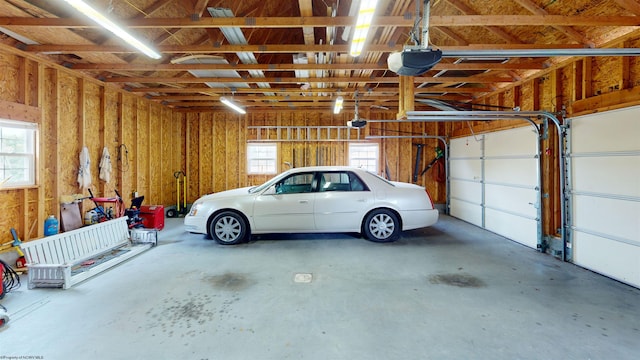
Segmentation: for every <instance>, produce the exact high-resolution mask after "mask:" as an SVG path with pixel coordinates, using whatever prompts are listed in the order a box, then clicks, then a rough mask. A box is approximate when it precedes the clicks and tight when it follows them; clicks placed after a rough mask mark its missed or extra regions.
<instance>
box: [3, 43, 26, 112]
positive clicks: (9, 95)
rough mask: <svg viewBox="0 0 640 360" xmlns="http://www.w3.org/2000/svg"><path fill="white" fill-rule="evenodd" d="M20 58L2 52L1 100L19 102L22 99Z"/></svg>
mask: <svg viewBox="0 0 640 360" xmlns="http://www.w3.org/2000/svg"><path fill="white" fill-rule="evenodd" d="M20 61H21V60H20V58H18V57H15V56H11V55H7V54H3V53H1V52H0V69H2V71H0V99H2V100H5V101H12V102H18V99H19V98H20V92H19V91H18V89H19V83H18V82H17V81H16V80H17V79H18V78H19V69H20Z"/></svg>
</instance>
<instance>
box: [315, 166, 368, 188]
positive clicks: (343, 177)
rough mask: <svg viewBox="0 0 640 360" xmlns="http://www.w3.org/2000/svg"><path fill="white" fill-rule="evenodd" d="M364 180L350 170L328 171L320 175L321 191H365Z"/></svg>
mask: <svg viewBox="0 0 640 360" xmlns="http://www.w3.org/2000/svg"><path fill="white" fill-rule="evenodd" d="M364 189H365V187H364V184H363V183H362V181H361V180H360V179H359V178H358V177H357V176H355V175H354V174H352V173H350V172H344V171H342V172H327V173H323V174H322V176H321V177H320V187H319V191H320V192H324V191H363V190H364Z"/></svg>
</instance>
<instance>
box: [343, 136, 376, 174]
mask: <svg viewBox="0 0 640 360" xmlns="http://www.w3.org/2000/svg"><path fill="white" fill-rule="evenodd" d="M364 147H375V148H376V150H377V153H376V156H375V158H369V157H357V158H354V156H353V152H354V149H356V148H364ZM347 156H348V160H347V161H348V164H349V166H352V167H357V168H362V169H364V170H367V171H368V172H370V173H373V174H378V172H379V170H380V144H379V143H377V142H367V143H362V142H350V143H349V148H348V149H347ZM354 160H360V161H362V160H364V161H367V162H368V161H373V163H374V164H375V168H374V169H371V168H370V167H369V166H362V165H361V164H360V165H358V164H354V163H353V161H354Z"/></svg>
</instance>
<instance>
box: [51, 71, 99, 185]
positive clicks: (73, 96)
mask: <svg viewBox="0 0 640 360" xmlns="http://www.w3.org/2000/svg"><path fill="white" fill-rule="evenodd" d="M78 83H79V79H78V78H75V77H71V76H69V75H67V74H64V73H60V74H59V75H58V90H57V93H58V98H57V101H58V104H57V108H58V113H57V117H58V124H57V125H58V128H57V130H56V133H57V134H58V161H59V164H60V168H59V170H58V172H57V177H58V188H59V191H58V193H59V194H60V195H72V194H78V193H81V191H82V190H81V189H80V188H79V185H78V181H77V179H78V167H79V164H80V160H79V154H80V151H81V150H82V146H83V144H82V142H81V141H78V140H79V139H78V133H79V132H80V131H81V130H80V129H79V128H80V127H81V124H80V119H78V112H77V110H78V109H79V106H80V104H79V99H80V97H79V94H78ZM94 161H95V158H94Z"/></svg>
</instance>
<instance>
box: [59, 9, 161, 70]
mask: <svg viewBox="0 0 640 360" xmlns="http://www.w3.org/2000/svg"><path fill="white" fill-rule="evenodd" d="M64 2H66V3H67V4H69V5H71V6H73V8H74V9H76V10H78V11H79V12H81V13H82V14H84V15H86V16H87V17H89V18H90V19H91V20H93V21H95V22H96V23H97V24H98V25H100V26H102V27H103V28H105V29H107V30H109V31H111V32H112V33H113V34H114V35H116V36H117V37H119V38H121V39H122V40H124V41H125V42H126V43H127V44H129V45H131V46H133V47H134V48H136V49H138V50H140V51H141V52H142V53H144V54H145V55H147V56H148V57H150V58H152V59H160V58H161V57H162V55H160V54H159V53H158V52H157V51H155V50H153V49H152V48H150V47H149V46H147V45H145V44H143V43H142V41H140V40H138V39H136V38H135V37H133V36H132V35H131V34H129V33H128V32H127V31H126V30H124V29H123V28H121V27H120V26H119V25H117V24H116V23H114V22H113V21H111V20H110V19H108V18H107V17H106V16H104V15H103V14H102V13H100V12H99V11H98V10H96V9H94V8H92V7H91V6H89V5H88V4H86V3H85V2H84V1H82V0H64Z"/></svg>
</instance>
